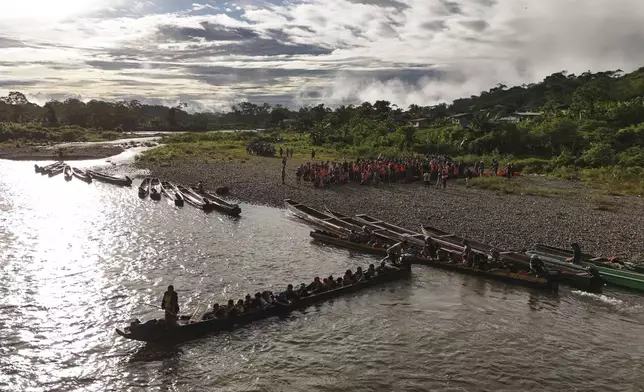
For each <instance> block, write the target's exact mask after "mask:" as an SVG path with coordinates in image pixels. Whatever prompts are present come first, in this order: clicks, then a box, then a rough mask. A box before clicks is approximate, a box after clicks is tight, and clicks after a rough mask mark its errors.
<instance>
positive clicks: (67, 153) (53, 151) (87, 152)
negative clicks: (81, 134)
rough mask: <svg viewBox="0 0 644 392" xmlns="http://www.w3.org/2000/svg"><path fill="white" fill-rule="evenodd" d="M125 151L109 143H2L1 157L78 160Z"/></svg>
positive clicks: (98, 157) (37, 159)
mask: <svg viewBox="0 0 644 392" xmlns="http://www.w3.org/2000/svg"><path fill="white" fill-rule="evenodd" d="M123 151H125V149H124V148H123V147H121V146H117V145H109V144H97V145H83V146H65V147H60V146H15V145H0V159H11V160H15V161H52V160H61V159H62V160H65V161H78V160H87V159H102V158H108V157H111V156H114V155H118V154H120V153H122V152H123Z"/></svg>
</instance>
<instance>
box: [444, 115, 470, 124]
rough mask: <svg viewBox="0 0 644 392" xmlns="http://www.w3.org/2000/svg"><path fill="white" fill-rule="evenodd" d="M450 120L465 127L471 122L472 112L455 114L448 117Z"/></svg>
mask: <svg viewBox="0 0 644 392" xmlns="http://www.w3.org/2000/svg"><path fill="white" fill-rule="evenodd" d="M448 118H449V119H450V121H452V123H454V124H459V125H461V126H462V127H463V128H467V127H469V126H470V123H471V122H472V114H471V113H459V114H455V115H453V116H449V117H448Z"/></svg>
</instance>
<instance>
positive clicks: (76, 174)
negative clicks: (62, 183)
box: [72, 167, 92, 184]
mask: <svg viewBox="0 0 644 392" xmlns="http://www.w3.org/2000/svg"><path fill="white" fill-rule="evenodd" d="M72 172H73V174H74V177H76V178H78V179H79V180H81V181H83V182H86V183H88V184H91V183H92V177H90V176H89V175H88V174H87V173H85V171H83V170H81V169H79V168H76V167H72Z"/></svg>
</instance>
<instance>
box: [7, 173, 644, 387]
mask: <svg viewBox="0 0 644 392" xmlns="http://www.w3.org/2000/svg"><path fill="white" fill-rule="evenodd" d="M79 166H83V164H82V163H81V164H79ZM309 230H310V229H309V227H308V226H306V225H305V224H303V223H301V222H299V221H297V220H295V219H294V218H291V217H289V216H288V215H287V213H286V212H285V211H284V210H279V209H272V208H266V207H258V206H251V205H242V217H241V218H240V219H238V220H233V219H229V218H226V217H223V216H221V215H217V214H216V213H213V214H209V215H206V214H204V213H202V212H200V211H197V210H195V209H193V208H191V207H190V206H186V207H184V208H176V207H174V206H173V205H171V203H168V202H167V201H166V200H162V201H161V202H156V203H155V202H152V201H150V200H147V199H146V200H141V199H139V198H138V197H137V195H136V188H132V189H127V188H118V187H115V186H110V185H107V184H101V183H95V184H90V185H88V184H84V183H81V182H80V181H78V180H76V179H74V180H73V181H71V182H70V183H66V182H65V181H64V180H63V178H62V176H58V177H54V178H51V179H50V178H48V177H46V176H45V177H43V176H41V175H36V174H34V172H33V165H32V163H29V162H8V161H0V243H1V244H2V247H1V248H0V268H1V273H2V278H3V284H2V286H0V369H1V371H0V390H2V391H104V390H116V391H139V390H146V391H155V390H160V391H161V390H163V391H166V390H172V391H188V390H208V391H285V390H292V391H300V390H312V391H318V390H322V391H430V390H431V391H434V390H437V391H438V390H440V391H532V390H535V391H544V390H546V391H555V390H556V391H576V390H579V391H638V390H642V389H641V388H642V386H643V385H644V373H643V372H642V370H643V369H642V363H643V359H644V308H642V303H643V302H644V301H643V299H642V297H639V296H636V295H633V294H628V293H621V292H608V293H605V294H604V295H591V294H586V293H582V292H578V291H572V290H568V289H566V288H562V289H561V290H560V293H559V295H550V294H544V293H539V292H536V291H533V290H529V289H524V288H521V287H515V286H508V285H505V284H502V283H496V282H487V281H485V280H482V279H480V278H477V277H469V276H462V275H459V274H456V273H452V272H446V271H441V270H433V269H429V268H425V267H414V269H413V274H412V278H411V279H410V280H407V281H401V282H396V283H391V284H389V285H385V286H382V287H378V288H373V289H370V290H367V291H364V292H361V293H357V294H354V295H350V296H347V297H344V298H340V299H337V300H334V301H333V302H329V303H324V304H322V305H319V306H316V307H311V308H309V309H307V310H305V311H302V312H296V313H294V314H292V315H291V316H289V317H287V318H285V319H276V318H274V319H269V320H264V321H261V322H258V323H256V324H253V325H251V326H249V327H246V328H243V329H240V330H238V331H236V332H233V333H223V334H218V335H212V336H208V337H205V338H202V339H200V340H197V341H193V342H189V343H185V344H181V345H178V346H176V347H172V348H168V347H165V348H160V347H152V346H145V345H144V344H141V343H137V342H130V341H127V340H124V339H122V338H119V337H118V336H117V335H116V334H115V332H114V328H116V327H123V326H125V325H126V324H127V322H128V321H129V320H130V319H131V318H135V317H138V318H141V319H144V318H148V317H161V316H162V314H161V312H159V311H157V310H155V309H152V307H150V306H147V305H145V304H150V303H151V304H157V303H159V302H160V299H161V295H162V293H163V291H164V290H165V288H166V286H167V285H168V284H174V286H175V287H176V288H177V289H178V291H179V298H180V303H181V306H182V309H183V310H186V311H189V310H190V309H193V308H194V306H195V305H197V304H198V303H199V302H204V303H209V304H210V303H213V302H214V301H219V302H224V301H225V300H226V299H227V298H239V297H241V296H243V295H245V294H246V293H254V292H256V291H258V290H262V289H266V288H272V289H273V290H279V289H280V288H282V287H284V286H285V284H287V283H300V282H304V281H309V280H310V279H311V278H312V277H313V276H315V275H321V276H326V275H328V274H334V275H339V274H340V273H341V272H342V271H344V270H345V269H347V268H355V267H356V266H358V265H362V266H365V265H366V264H368V263H370V262H374V259H372V258H370V257H368V256H362V255H352V254H350V253H348V252H346V251H344V250H340V249H335V248H331V247H327V246H322V245H319V244H316V243H314V242H311V240H310V237H309V235H308V234H309Z"/></svg>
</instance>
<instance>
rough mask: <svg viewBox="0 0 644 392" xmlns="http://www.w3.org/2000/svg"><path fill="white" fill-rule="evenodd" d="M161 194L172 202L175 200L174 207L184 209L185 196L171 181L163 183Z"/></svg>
mask: <svg viewBox="0 0 644 392" xmlns="http://www.w3.org/2000/svg"><path fill="white" fill-rule="evenodd" d="M161 193H163V194H164V195H165V197H167V198H168V199H170V200H173V202H174V205H175V206H177V207H183V196H182V195H181V192H179V190H178V189H177V188H176V187H175V185H174V184H173V183H171V182H169V181H161Z"/></svg>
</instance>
